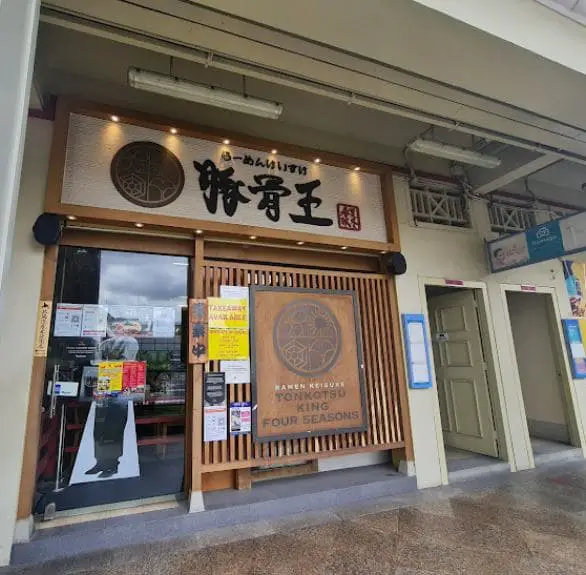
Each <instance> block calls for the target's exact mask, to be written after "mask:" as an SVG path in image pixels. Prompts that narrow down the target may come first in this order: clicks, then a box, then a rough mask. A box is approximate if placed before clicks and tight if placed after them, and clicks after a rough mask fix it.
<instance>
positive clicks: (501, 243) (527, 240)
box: [487, 212, 586, 273]
mask: <svg viewBox="0 0 586 575" xmlns="http://www.w3.org/2000/svg"><path fill="white" fill-rule="evenodd" d="M585 249H586V212H580V213H578V214H574V215H572V216H567V217H565V218H561V219H559V220H554V221H553V222H547V223H545V224H540V225H539V226H535V227H533V228H529V229H528V230H526V231H525V232H520V233H518V234H512V235H510V236H506V237H504V238H499V239H498V240H494V241H492V242H488V243H487V251H488V261H489V264H490V269H491V271H492V272H493V273H494V272H500V271H504V270H508V269H512V268H517V267H521V266H526V265H529V264H535V263H538V262H544V261H547V260H552V259H557V258H561V257H563V256H564V255H568V254H572V253H576V252H579V251H583V250H585Z"/></svg>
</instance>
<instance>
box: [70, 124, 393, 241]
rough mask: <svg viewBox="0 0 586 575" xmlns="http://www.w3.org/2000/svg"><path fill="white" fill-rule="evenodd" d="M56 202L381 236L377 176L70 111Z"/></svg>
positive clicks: (335, 233)
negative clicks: (62, 174) (61, 182)
mask: <svg viewBox="0 0 586 575" xmlns="http://www.w3.org/2000/svg"><path fill="white" fill-rule="evenodd" d="M61 201H62V202H63V203H64V204H74V205H80V206H91V207H96V208H107V209H114V210H125V211H134V212H139V213H152V214H157V215H166V216H176V217H182V218H192V219H197V220H200V221H210V222H219V223H227V224H240V225H246V226H255V227H264V228H270V229H273V230H288V231H296V232H300V233H301V232H305V233H312V234H320V235H324V236H338V237H345V238H348V239H355V240H370V241H379V242H386V241H387V233H386V227H385V219H384V210H383V203H382V193H381V184H380V177H379V176H378V175H377V174H370V173H368V172H367V171H354V170H352V169H345V168H338V167H334V166H328V165H326V164H322V163H314V162H311V161H310V162H308V161H305V160H299V159H296V158H292V157H288V156H284V155H281V154H272V153H268V152H266V151H259V150H254V149H250V148H244V147H240V146H234V145H228V144H221V143H218V142H213V141H209V140H203V139H198V138H191V137H187V136H183V135H181V134H177V135H173V134H169V133H168V132H163V131H160V130H154V129H150V128H143V127H140V126H135V125H129V124H123V123H118V124H115V125H114V124H113V123H112V122H109V121H106V120H103V119H100V118H94V117H90V116H85V115H80V114H72V115H71V116H70V124H69V130H68V142H67V155H66V165H65V170H64V177H63V188H62V196H61Z"/></svg>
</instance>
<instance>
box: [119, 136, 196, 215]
mask: <svg viewBox="0 0 586 575" xmlns="http://www.w3.org/2000/svg"><path fill="white" fill-rule="evenodd" d="M110 175H111V177H112V182H113V184H114V186H115V187H116V189H117V190H118V192H119V193H120V195H121V196H122V197H123V198H125V199H127V200H128V201H129V202H132V203H133V204H135V205H137V206H142V207H145V208H160V207H163V206H166V205H168V204H170V203H171V202H174V201H175V200H176V199H177V198H178V197H179V196H180V195H181V192H182V191H183V186H184V184H185V172H184V171H183V166H182V165H181V162H180V161H179V160H178V158H177V156H175V154H173V153H172V152H170V151H169V150H168V149H167V148H165V147H164V146H161V145H160V144H157V143H155V142H132V143H131V144H127V145H126V146H124V147H122V148H120V149H119V150H118V152H116V155H115V156H114V159H113V160H112V164H111V166H110Z"/></svg>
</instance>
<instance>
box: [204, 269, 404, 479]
mask: <svg viewBox="0 0 586 575" xmlns="http://www.w3.org/2000/svg"><path fill="white" fill-rule="evenodd" d="M203 278H204V291H205V296H206V297H209V296H218V295H219V292H220V285H222V284H224V285H243V286H248V285H252V284H259V285H269V286H275V287H278V286H282V287H300V288H318V289H332V290H350V291H353V292H355V294H356V296H357V303H358V309H359V313H360V324H361V330H362V340H363V341H362V346H363V361H364V366H365V379H366V382H365V383H366V402H367V412H368V423H369V427H368V430H367V431H366V432H361V433H351V434H348V433H346V434H337V435H331V436H322V437H314V438H302V439H295V440H286V441H275V442H270V443H263V444H255V443H253V441H252V437H251V435H250V434H248V435H246V436H238V437H229V438H227V440H226V441H218V442H213V443H210V444H206V445H204V448H203V453H204V458H203V463H204V466H205V468H206V470H212V469H238V468H244V467H246V466H257V465H266V464H267V463H269V464H270V463H273V462H279V461H283V462H285V461H298V460H299V461H302V460H303V458H304V457H307V458H309V459H312V458H315V457H316V456H320V455H330V454H339V455H342V454H344V453H356V452H359V451H361V450H365V451H368V450H379V449H384V448H389V449H390V448H395V447H397V446H402V445H403V443H402V441H403V433H402V420H401V417H400V397H399V393H398V381H397V377H398V376H397V365H396V362H397V358H396V357H395V356H396V342H395V341H394V339H393V332H392V330H393V329H394V324H393V319H395V318H393V317H391V311H392V303H393V301H392V297H393V296H394V294H393V292H392V291H391V290H390V289H389V280H388V278H387V277H386V276H384V275H381V274H368V273H362V272H348V273H344V272H338V271H335V272H334V271H319V270H309V269H299V268H286V267H277V266H267V265H257V264H251V263H235V262H217V261H207V262H206V265H205V271H204V274H203ZM219 367H220V366H219V362H209V363H208V365H207V369H208V370H210V371H213V370H218V369H219ZM251 395H252V390H251V386H250V384H239V385H230V386H229V389H228V398H229V401H230V402H233V401H250V400H251Z"/></svg>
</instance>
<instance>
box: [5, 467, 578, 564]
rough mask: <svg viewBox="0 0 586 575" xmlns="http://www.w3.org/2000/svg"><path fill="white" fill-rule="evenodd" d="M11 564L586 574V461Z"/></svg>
mask: <svg viewBox="0 0 586 575" xmlns="http://www.w3.org/2000/svg"><path fill="white" fill-rule="evenodd" d="M275 504H277V502H276V501H275ZM10 572H11V573H19V575H25V574H26V575H32V574H34V575H52V574H59V575H71V574H74V573H75V574H82V573H83V574H86V575H118V574H123V573H124V574H126V573H132V574H133V575H141V574H147V573H148V574H149V575H151V574H152V575H157V574H165V575H183V574H186V575H187V574H190V575H191V574H193V573H205V574H206V575H207V574H209V575H215V574H221V575H230V574H235V575H236V574H238V575H240V574H243V575H244V574H267V575H268V574H291V575H293V574H295V575H296V574H303V575H305V574H307V575H317V574H322V573H323V574H326V573H327V574H335V575H338V574H339V575H342V574H346V573H347V574H361V573H364V574H369V575H374V574H378V573H384V574H390V575H425V574H432V573H437V574H450V575H453V574H459V573H462V574H464V573H465V574H467V575H473V574H483V573H487V574H491V575H492V574H497V573H503V574H507V575H515V574H528V575H531V574H537V573H539V574H548V575H561V574H564V575H571V574H574V573H575V574H584V573H586V462H584V461H583V460H582V461H578V462H570V463H566V464H564V465H562V466H560V465H558V466H555V467H554V466H546V467H544V468H542V469H539V470H533V471H525V472H519V473H514V474H507V475H499V476H498V477H494V478H491V479H483V480H481V481H472V482H468V483H465V484H461V485H459V486H449V487H444V488H439V489H432V490H425V491H420V492H416V493H409V494H405V495H401V496H396V497H386V498H382V499H377V500H371V501H368V502H362V503H361V504H355V505H354V506H353V507H350V508H348V507H346V508H332V509H328V510H323V511H315V512H308V513H305V514H302V515H298V516H293V517H289V518H287V519H280V520H275V521H261V522H258V523H253V524H248V525H240V526H238V527H230V528H222V529H216V530H212V531H206V532H202V533H199V534H195V535H194V536H192V537H188V538H183V539H180V540H176V541H172V542H165V543H159V544H151V545H145V546H138V547H131V548H126V549H118V550H115V551H110V552H106V553H100V554H96V555H90V556H85V557H81V558H77V559H75V560H67V561H61V562H58V563H52V564H45V565H43V566H36V567H34V568H27V569H20V570H18V569H15V568H13V569H11V570H10Z"/></svg>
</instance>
